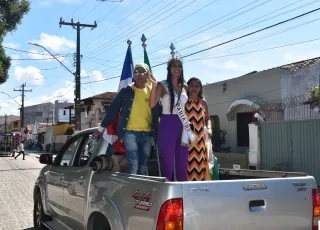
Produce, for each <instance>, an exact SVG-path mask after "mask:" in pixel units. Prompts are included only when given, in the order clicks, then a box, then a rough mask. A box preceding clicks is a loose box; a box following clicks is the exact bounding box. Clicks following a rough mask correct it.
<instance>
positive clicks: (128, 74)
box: [118, 45, 134, 92]
mask: <svg viewBox="0 0 320 230" xmlns="http://www.w3.org/2000/svg"><path fill="white" fill-rule="evenodd" d="M133 68H134V65H133V58H132V52H131V45H129V46H128V50H127V54H126V58H125V59H124V63H123V68H122V73H121V77H120V83H119V87H118V92H119V91H120V90H121V89H122V88H123V87H126V86H127V85H129V84H131V83H132V82H133V81H134V77H133V70H134V69H133Z"/></svg>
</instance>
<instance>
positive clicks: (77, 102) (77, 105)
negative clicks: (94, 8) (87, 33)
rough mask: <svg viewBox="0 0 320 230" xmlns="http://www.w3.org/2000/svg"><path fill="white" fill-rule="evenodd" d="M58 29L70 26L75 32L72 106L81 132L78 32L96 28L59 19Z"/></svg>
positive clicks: (95, 24)
mask: <svg viewBox="0 0 320 230" xmlns="http://www.w3.org/2000/svg"><path fill="white" fill-rule="evenodd" d="M59 25H60V27H61V26H62V25H67V26H72V27H73V28H74V29H76V30H77V53H76V74H75V82H76V89H75V92H74V94H75V98H74V104H75V120H76V130H78V131H80V130H81V111H80V98H81V94H80V92H81V82H80V72H81V66H80V65H81V63H80V56H81V54H80V30H82V29H83V28H85V27H90V28H92V29H93V28H96V27H97V23H96V21H95V22H94V24H93V25H89V24H82V23H80V22H76V23H75V22H73V19H71V22H65V21H63V20H62V18H60V22H59Z"/></svg>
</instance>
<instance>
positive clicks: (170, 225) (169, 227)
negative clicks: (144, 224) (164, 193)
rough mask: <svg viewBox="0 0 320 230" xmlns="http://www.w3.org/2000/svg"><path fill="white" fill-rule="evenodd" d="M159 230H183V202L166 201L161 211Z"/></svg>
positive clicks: (180, 199) (178, 199)
mask: <svg viewBox="0 0 320 230" xmlns="http://www.w3.org/2000/svg"><path fill="white" fill-rule="evenodd" d="M157 230H183V200H182V198H176V199H171V200H168V201H166V202H165V203H164V204H163V205H162V206H161V209H160V212H159V216H158V223H157Z"/></svg>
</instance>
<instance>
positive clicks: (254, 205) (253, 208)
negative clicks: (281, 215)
mask: <svg viewBox="0 0 320 230" xmlns="http://www.w3.org/2000/svg"><path fill="white" fill-rule="evenodd" d="M265 208H266V203H265V201H264V200H250V201H249V210H250V212H261V211H264V210H265Z"/></svg>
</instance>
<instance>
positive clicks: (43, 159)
mask: <svg viewBox="0 0 320 230" xmlns="http://www.w3.org/2000/svg"><path fill="white" fill-rule="evenodd" d="M39 162H40V163H41V164H45V165H52V164H53V155H52V154H50V153H45V154H41V155H40V159H39Z"/></svg>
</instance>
